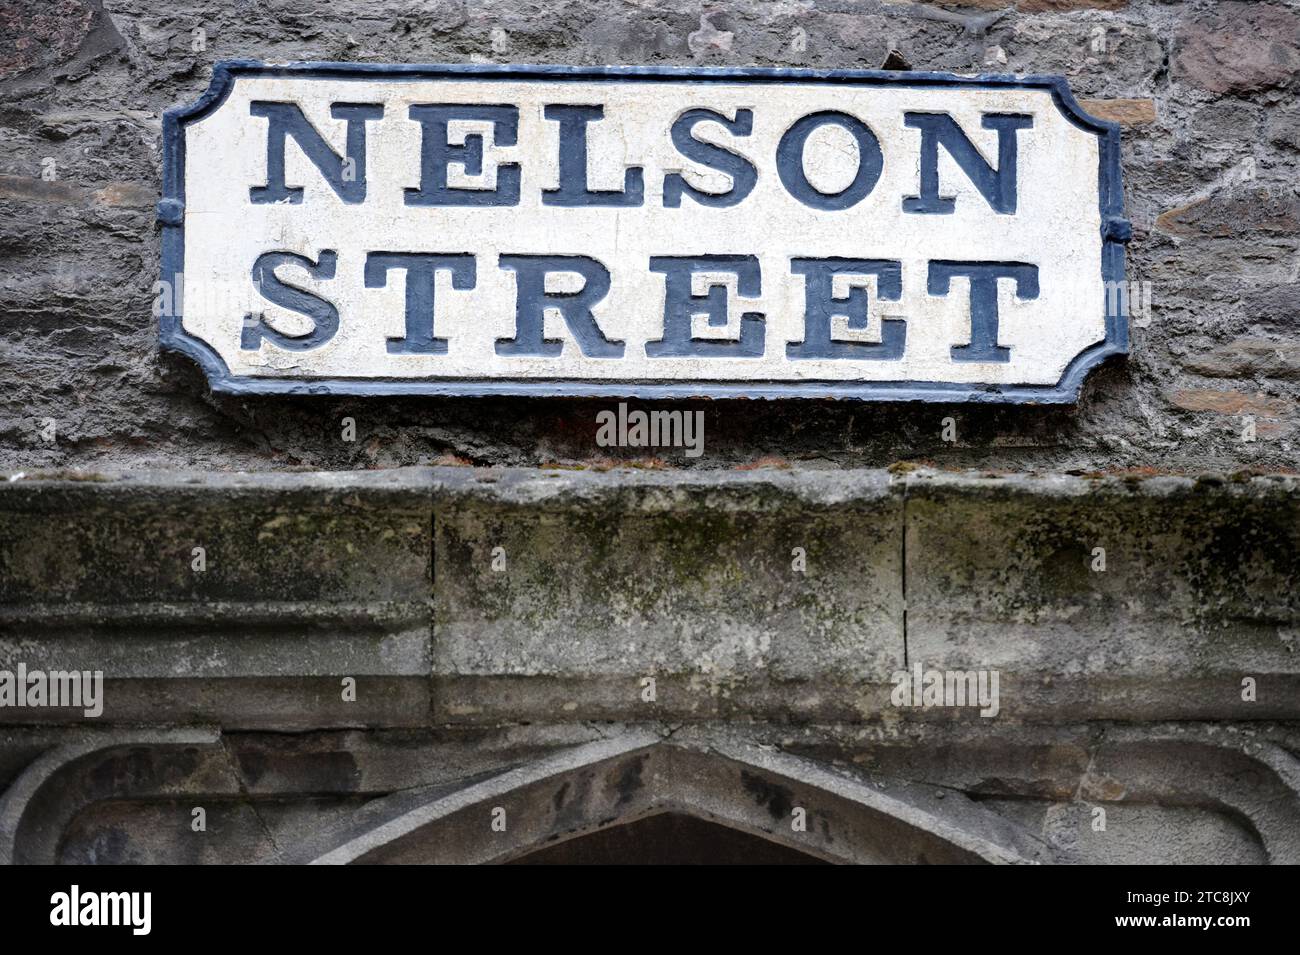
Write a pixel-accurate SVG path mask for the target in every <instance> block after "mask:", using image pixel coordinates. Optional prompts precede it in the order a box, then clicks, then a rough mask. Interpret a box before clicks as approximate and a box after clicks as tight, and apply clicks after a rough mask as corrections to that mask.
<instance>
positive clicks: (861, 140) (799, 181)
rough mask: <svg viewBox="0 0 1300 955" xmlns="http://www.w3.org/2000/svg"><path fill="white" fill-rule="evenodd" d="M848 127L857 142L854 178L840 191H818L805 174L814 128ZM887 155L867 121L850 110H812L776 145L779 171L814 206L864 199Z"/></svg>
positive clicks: (846, 204) (792, 192) (845, 204)
mask: <svg viewBox="0 0 1300 955" xmlns="http://www.w3.org/2000/svg"><path fill="white" fill-rule="evenodd" d="M827 124H829V125H832V126H839V127H840V128H842V129H846V130H848V132H849V134H850V135H851V136H852V137H853V138H854V140H855V141H856V142H857V144H858V171H857V173H856V174H855V175H854V176H853V181H852V182H851V183H849V184H848V185H847V186H845V187H844V188H843V189H841V190H840V191H839V192H831V193H826V192H819V191H818V190H817V189H814V188H813V185H812V183H810V182H809V181H808V177H807V176H806V175H805V174H804V168H803V150H804V145H805V144H806V143H807V141H808V137H809V136H811V135H812V133H813V130H815V129H817V128H818V127H819V126H825V125H827ZM884 164H885V159H884V156H883V155H882V154H881V152H880V142H879V140H877V139H876V134H875V133H873V132H872V131H871V130H870V129H869V128H868V127H867V124H866V123H864V122H862V120H860V119H858V118H857V117H856V116H850V115H849V114H848V113H838V112H834V111H826V112H822V113H810V114H809V115H807V116H805V117H804V118H803V119H801V120H799V121H798V122H797V123H795V124H794V125H793V126H791V127H790V128H789V129H787V130H786V131H785V135H784V136H782V137H781V142H780V143H779V144H778V145H777V147H776V171H777V173H778V174H779V175H780V177H781V183H782V184H783V185H784V186H785V188H786V191H787V192H788V193H790V195H792V196H794V197H795V198H796V199H798V200H799V201H800V202H802V203H803V204H804V205H806V206H811V207H812V208H814V209H828V210H838V209H847V208H849V207H850V206H853V205H856V204H857V203H858V202H860V201H862V199H863V197H864V196H866V195H867V193H869V192H870V191H871V190H872V189H874V188H875V185H876V182H877V180H879V179H880V170H881V169H882V168H883V167H884Z"/></svg>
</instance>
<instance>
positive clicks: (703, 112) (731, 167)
mask: <svg viewBox="0 0 1300 955" xmlns="http://www.w3.org/2000/svg"><path fill="white" fill-rule="evenodd" d="M704 122H710V123H717V124H718V125H719V126H722V127H724V128H725V129H726V130H727V131H728V132H730V133H731V134H732V135H735V136H748V135H749V134H750V133H751V132H753V130H754V112H753V110H748V109H738V110H736V118H735V120H730V119H727V117H725V116H723V115H722V114H721V113H715V112H714V111H713V110H711V109H688V110H687V111H686V112H684V113H682V115H681V116H678V117H677V121H676V122H675V123H673V130H672V137H673V145H674V146H676V147H677V151H678V152H679V153H681V154H682V155H683V156H685V157H686V158H687V159H690V160H692V161H693V162H697V163H699V164H700V165H701V166H708V167H709V168H710V169H716V170H718V171H719V172H724V173H726V174H727V175H728V176H730V177H731V188H730V189H728V190H727V191H726V192H705V191H704V190H702V189H696V188H695V187H694V186H692V185H691V184H690V183H688V182H687V181H686V180H685V179H684V178H683V177H682V176H681V175H680V174H679V173H675V172H672V173H669V174H668V175H666V176H664V207H665V208H667V209H676V208H678V207H679V206H680V205H681V204H682V194H683V193H685V194H686V195H688V196H690V197H691V198H692V199H694V200H695V201H696V202H698V203H699V204H700V205H702V206H713V207H716V208H720V209H721V208H726V207H727V206H734V205H736V203H738V202H740V201H741V200H743V199H744V198H745V197H746V196H747V195H749V194H750V193H751V192H753V191H754V184H755V183H757V182H758V170H756V169H755V168H754V164H753V163H751V162H750V161H749V160H748V159H746V158H745V157H744V156H741V155H740V154H739V153H733V152H732V151H731V150H730V149H723V148H722V147H721V146H716V145H714V144H713V143H707V142H704V141H703V140H699V139H696V138H695V137H694V136H692V135H691V132H692V130H694V128H695V126H696V124H697V123H704Z"/></svg>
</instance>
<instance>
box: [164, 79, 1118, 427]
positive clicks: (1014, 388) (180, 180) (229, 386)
mask: <svg viewBox="0 0 1300 955" xmlns="http://www.w3.org/2000/svg"><path fill="white" fill-rule="evenodd" d="M239 76H259V77H276V76H318V77H328V78H330V79H345V80H346V79H357V80H367V79H375V78H383V77H402V78H407V79H422V80H423V79H435V80H436V79H444V78H465V77H473V78H474V79H480V80H513V81H516V82H518V81H520V80H571V81H602V82H648V83H653V82H657V81H681V80H691V81H694V82H696V83H701V84H707V83H737V82H741V83H743V82H757V83H770V82H773V81H781V82H787V83H820V84H827V85H848V86H903V87H909V86H912V87H923V88H931V87H950V88H955V89H961V88H977V89H990V88H992V89H998V88H1016V89H1036V90H1046V91H1048V92H1049V93H1051V95H1052V99H1053V101H1054V102H1055V103H1056V106H1057V108H1058V109H1059V110H1060V111H1061V113H1062V115H1064V116H1065V117H1066V118H1067V119H1069V120H1070V122H1072V123H1074V125H1075V126H1078V127H1079V128H1080V129H1084V130H1087V131H1088V132H1090V133H1093V134H1095V135H1096V136H1097V137H1098V138H1099V140H1100V144H1099V145H1100V148H1099V150H1098V153H1099V157H1100V162H1099V169H1098V172H1097V178H1098V201H1099V203H1100V209H1101V223H1102V225H1101V232H1102V235H1101V239H1102V242H1103V246H1102V257H1101V278H1102V281H1103V282H1106V283H1117V284H1115V285H1111V286H1108V287H1109V288H1120V287H1121V285H1120V284H1118V283H1123V282H1124V281H1125V271H1124V243H1126V242H1128V240H1129V237H1130V236H1131V234H1132V228H1131V225H1130V223H1129V221H1128V220H1127V219H1126V218H1125V216H1124V190H1123V184H1122V181H1121V178H1120V147H1119V133H1120V130H1119V126H1118V124H1116V123H1111V122H1107V121H1105V120H1100V119H1097V118H1095V117H1092V116H1089V115H1088V114H1087V113H1085V112H1084V111H1083V109H1082V108H1081V107H1080V106H1079V103H1078V101H1077V100H1075V98H1074V95H1073V93H1071V92H1070V88H1069V84H1068V83H1067V82H1066V80H1065V78H1064V77H1061V76H1008V75H1003V74H983V75H979V76H969V77H964V76H955V75H953V74H950V73H930V72H895V71H880V70H803V69H773V68H768V67H721V68H705V67H698V68H696V67H687V68H681V67H659V66H610V67H585V66H507V65H495V64H449V65H398V64H383V63H289V64H284V65H266V64H263V63H260V62H257V61H254V60H224V61H221V62H219V63H217V64H216V65H215V66H214V67H213V71H212V82H211V84H210V85H209V86H208V89H207V90H206V91H205V92H204V94H203V95H202V96H201V97H199V99H198V101H197V102H195V103H193V104H191V105H189V106H183V107H179V108H176V109H171V110H168V111H167V112H166V113H165V114H164V115H163V192H162V200H161V201H160V202H159V203H158V220H159V222H161V223H162V280H163V282H164V283H168V284H167V285H166V287H168V288H175V287H176V282H177V279H178V276H180V275H182V274H183V273H184V266H185V240H184V229H185V127H186V125H188V124H189V123H192V122H195V121H197V120H200V119H202V118H203V117H204V116H207V115H208V114H210V113H212V112H214V111H216V109H217V108H218V107H219V106H220V105H221V103H222V102H223V101H224V100H225V98H226V96H227V95H229V93H230V91H231V89H232V88H233V86H234V82H235V79H236V78H237V77H239ZM173 298H175V296H173ZM1123 300H1124V296H1118V295H1107V296H1106V337H1105V339H1104V340H1103V341H1101V342H1098V343H1097V344H1095V345H1092V346H1091V347H1089V348H1087V349H1085V350H1084V351H1082V352H1080V353H1079V354H1078V355H1077V356H1076V357H1075V358H1074V360H1073V361H1072V362H1071V363H1070V364H1069V365H1068V366H1067V367H1066V369H1065V373H1064V374H1063V375H1062V376H1061V380H1060V381H1058V382H1057V383H1056V384H1055V385H968V384H954V383H950V382H937V381H806V380H804V381H789V382H787V381H761V380H746V381H680V380H673V381H667V380H664V381H651V380H645V379H637V380H629V381H626V382H611V381H607V380H591V379H580V378H566V379H500V378H491V379H478V378H475V379H466V378H455V379H449V378H400V379H399V378H321V379H311V380H303V379H294V378H273V377H270V376H248V375H245V376H239V375H232V374H231V372H230V369H229V368H228V367H227V366H226V363H225V362H224V361H223V360H222V358H221V356H220V355H218V354H217V353H216V352H215V351H214V350H213V349H212V348H211V347H210V346H209V345H208V344H207V343H205V342H203V341H201V340H200V339H198V338H195V337H194V336H192V335H189V334H188V333H187V332H185V330H184V329H183V328H182V324H181V321H182V316H181V315H180V314H171V315H165V316H163V317H162V318H161V319H160V328H159V337H160V342H161V345H162V347H163V348H164V349H167V350H171V351H177V352H180V353H182V354H185V355H188V356H189V357H190V358H192V359H193V360H194V361H196V362H197V363H198V364H199V366H200V367H201V368H202V369H203V371H204V373H205V374H206V375H207V378H208V383H209V385H210V387H211V388H212V390H213V391H215V392H222V393H226V394H240V395H258V394H293V395H304V394H325V395H462V396H487V395H523V396H533V397H544V396H554V397H574V398H578V397H582V398H586V397H613V398H768V399H775V398H851V399H858V400H864V401H935V402H986V403H998V404H1073V403H1075V402H1077V401H1078V398H1079V391H1080V389H1081V388H1082V387H1083V381H1084V379H1085V378H1086V377H1087V375H1088V373H1089V372H1090V371H1092V369H1093V368H1095V367H1097V366H1098V365H1099V364H1101V363H1102V362H1103V361H1105V360H1106V359H1108V358H1110V357H1112V356H1114V355H1125V354H1127V353H1128V321H1127V318H1126V316H1124V315H1123V314H1121V313H1120V307H1119V306H1120V303H1121V302H1122V301H1123ZM173 311H174V312H175V311H176V310H173Z"/></svg>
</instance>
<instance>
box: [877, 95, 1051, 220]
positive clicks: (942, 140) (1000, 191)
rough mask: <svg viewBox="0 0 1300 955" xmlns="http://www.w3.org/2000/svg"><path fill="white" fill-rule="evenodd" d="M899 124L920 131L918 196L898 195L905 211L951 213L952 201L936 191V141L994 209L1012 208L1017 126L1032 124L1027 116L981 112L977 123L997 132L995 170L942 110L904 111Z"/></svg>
mask: <svg viewBox="0 0 1300 955" xmlns="http://www.w3.org/2000/svg"><path fill="white" fill-rule="evenodd" d="M903 125H905V126H910V127H911V128H913V129H919V130H920V131H921V194H920V195H919V196H907V197H905V198H904V199H903V211H904V212H938V213H949V212H952V211H953V209H954V207H955V206H956V204H957V200H956V199H954V198H952V197H951V196H941V195H939V145H940V144H943V148H944V149H946V150H948V154H949V155H950V156H952V158H953V159H955V160H956V161H957V165H958V166H960V167H961V170H962V172H964V173H965V174H966V175H967V176H968V177H970V181H971V182H972V183H974V184H975V188H976V189H978V190H979V193H980V195H981V196H983V197H984V198H985V199H986V200H987V201H988V204H989V205H990V206H992V207H993V209H994V211H996V212H1001V213H1003V214H1004V215H1011V214H1012V213H1014V212H1015V211H1016V130H1018V129H1029V128H1030V127H1032V126H1033V125H1034V119H1033V117H1032V116H1023V115H1021V114H1019V113H985V114H984V119H983V121H982V125H983V126H984V128H985V129H996V130H997V131H998V168H997V169H996V170H995V169H994V168H993V167H992V166H990V165H989V164H988V162H987V161H986V160H985V159H984V157H983V156H981V155H980V151H979V150H978V149H976V148H975V145H974V144H973V143H972V142H971V141H970V140H969V139H967V138H966V134H965V133H964V132H962V129H961V127H960V126H958V125H957V122H956V120H954V119H953V118H952V117H951V116H949V115H948V114H947V113H904V114H903Z"/></svg>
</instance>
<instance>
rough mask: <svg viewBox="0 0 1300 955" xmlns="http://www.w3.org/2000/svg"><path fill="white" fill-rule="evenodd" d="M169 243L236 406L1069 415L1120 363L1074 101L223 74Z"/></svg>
mask: <svg viewBox="0 0 1300 955" xmlns="http://www.w3.org/2000/svg"><path fill="white" fill-rule="evenodd" d="M158 217H159V219H160V221H161V222H162V226H163V243H162V248H163V253H162V280H161V282H160V285H159V289H160V294H159V295H158V298H157V301H156V304H155V312H156V314H157V316H158V319H159V323H160V333H161V339H162V344H163V346H164V347H166V348H170V349H174V350H177V351H180V352H183V353H185V354H186V355H189V356H190V357H192V358H193V359H194V360H196V361H197V362H198V363H199V364H200V365H201V366H202V368H203V370H204V372H205V373H206V375H207V377H208V380H209V382H210V384H211V386H212V387H213V389H214V390H217V391H223V392H235V393H244V394H257V393H321V394H422V395H442V394H445V395H493V394H514V395H555V396H617V397H642V398H675V397H682V398H685V397H716V398H732V397H745V398H787V397H790V398H794V397H815V398H849V399H868V400H888V401H945V402H961V401H977V402H1003V403H1069V402H1073V401H1075V400H1077V398H1078V394H1079V390H1080V388H1081V386H1082V383H1083V381H1084V378H1085V377H1086V376H1087V374H1088V372H1089V371H1091V370H1092V369H1093V368H1095V367H1096V366H1097V365H1098V364H1100V363H1101V362H1102V361H1104V360H1106V359H1107V358H1109V357H1111V356H1114V355H1122V354H1125V353H1126V352H1127V349H1128V327H1127V320H1126V317H1125V313H1126V309H1127V301H1128V296H1127V295H1126V294H1125V293H1126V285H1127V283H1126V280H1125V267H1124V243H1125V242H1127V241H1128V238H1129V234H1130V226H1129V223H1128V221H1127V219H1126V218H1125V214H1124V199H1123V188H1122V184H1121V179H1120V159H1119V129H1118V127H1117V126H1116V125H1114V124H1112V123H1108V122H1103V121H1101V120H1098V119H1094V118H1092V117H1090V116H1088V115H1087V114H1086V113H1084V112H1083V111H1082V110H1081V109H1080V107H1079V105H1078V104H1077V102H1076V101H1075V99H1074V97H1073V96H1072V95H1071V93H1070V90H1069V88H1068V86H1067V84H1066V82H1065V80H1064V79H1063V78H1060V77H1036V76H1029V77H1017V76H978V77H958V76H952V75H948V74H939V73H907V72H903V73H898V72H844V71H808V70H784V69H759V68H753V69H749V68H745V69H675V68H643V67H610V68H603V69H596V68H582V67H554V66H548V67H540V66H539V67H523V66H478V65H474V66H396V65H378V64H345V63H304V64H292V65H281V66H274V65H263V64H258V63H252V62H246V61H233V62H225V63H220V64H218V65H217V67H216V69H215V72H214V77H213V82H212V85H211V87H210V88H209V89H208V91H207V92H206V93H205V94H204V95H203V96H202V97H201V98H200V99H199V100H198V101H197V102H196V103H194V104H192V105H190V106H187V107H183V108H179V109H175V110H171V111H169V112H168V113H167V114H166V116H165V117H164V188H163V198H162V201H161V202H160V203H159V207H158Z"/></svg>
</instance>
